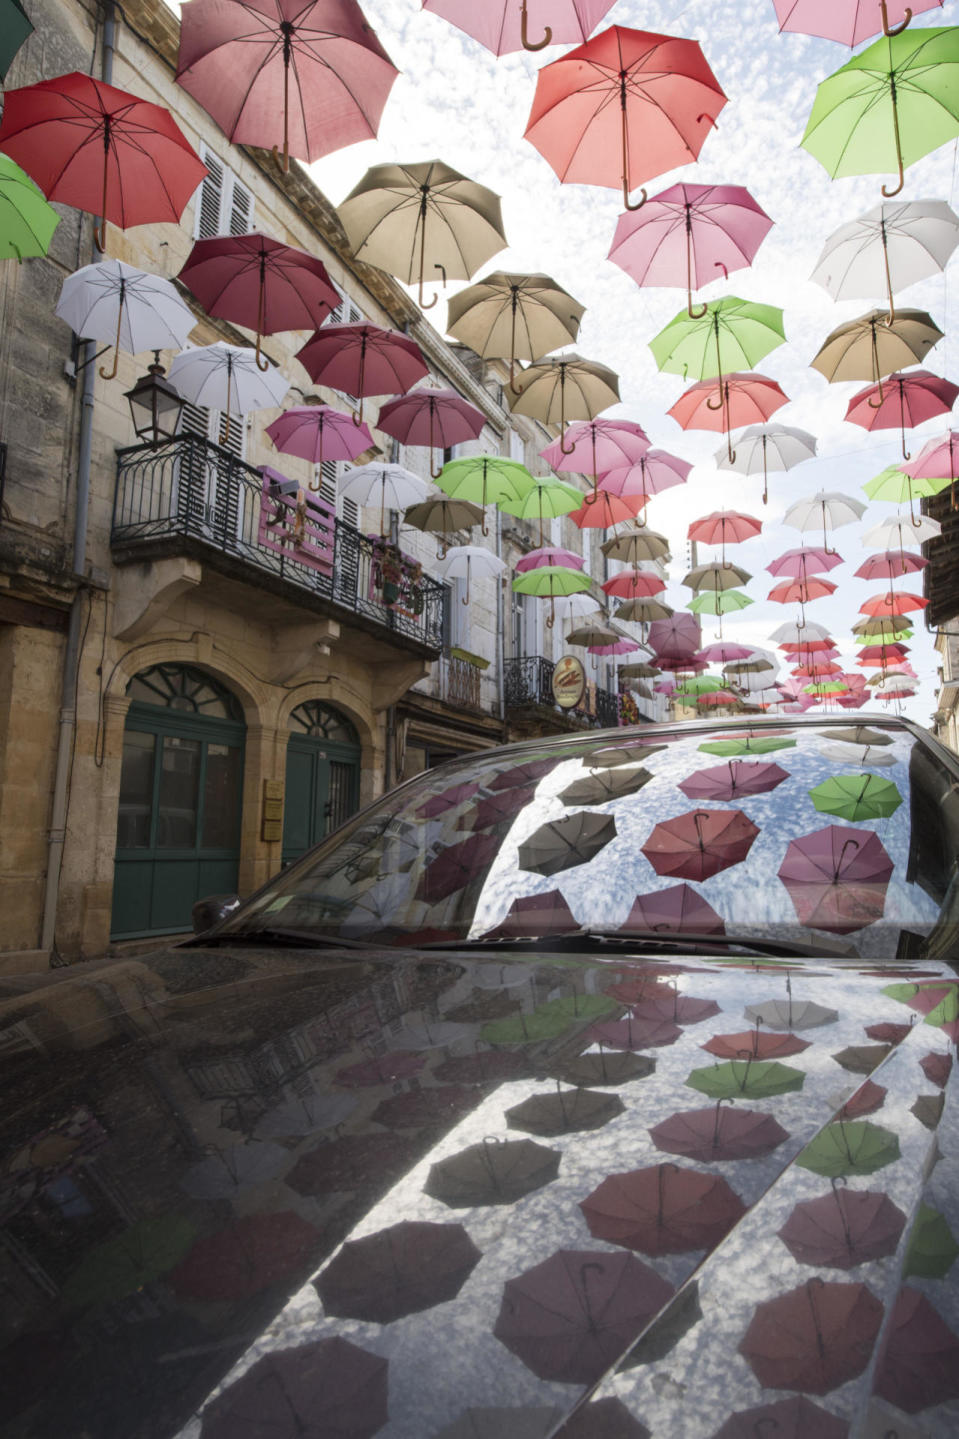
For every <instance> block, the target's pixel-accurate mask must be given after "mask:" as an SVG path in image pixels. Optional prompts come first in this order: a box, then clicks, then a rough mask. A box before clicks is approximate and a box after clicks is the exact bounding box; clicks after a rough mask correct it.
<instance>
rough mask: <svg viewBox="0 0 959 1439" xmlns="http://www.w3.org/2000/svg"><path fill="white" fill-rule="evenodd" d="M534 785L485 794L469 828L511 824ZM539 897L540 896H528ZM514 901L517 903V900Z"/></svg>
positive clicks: (531, 793)
mask: <svg viewBox="0 0 959 1439" xmlns="http://www.w3.org/2000/svg"><path fill="white" fill-rule="evenodd" d="M534 791H535V785H517V786H514V788H512V789H507V790H503V791H500V792H498V793H495V794H490V795H487V796H486V798H485V799H481V800H480V802H479V804H477V806H476V808H475V809H474V811H473V823H472V825H471V828H472V829H474V830H477V829H489V828H490V827H491V826H492V825H494V824H502V823H504V822H505V823H507V824H511V823H512V821H513V820H514V818H515V817H516V815H517V814H519V812H520V810H521V809H525V808H526V806H527V805H528V804H529V802H530V800H531V799H532V798H533V794H534ZM528 898H536V899H539V898H540V896H538V895H537V896H528ZM516 903H519V901H518V900H517V901H516Z"/></svg>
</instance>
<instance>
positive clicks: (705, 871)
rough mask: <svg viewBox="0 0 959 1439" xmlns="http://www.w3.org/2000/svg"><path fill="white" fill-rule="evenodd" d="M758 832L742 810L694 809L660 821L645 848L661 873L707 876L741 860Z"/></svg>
mask: <svg viewBox="0 0 959 1439" xmlns="http://www.w3.org/2000/svg"><path fill="white" fill-rule="evenodd" d="M758 833H759V830H758V828H757V827H756V825H754V824H753V822H752V820H751V819H749V818H748V816H747V815H745V814H743V812H742V810H738V809H731V810H724V809H718V810H690V811H688V812H687V813H686V814H681V815H677V816H676V818H675V819H669V820H663V821H662V822H661V823H660V824H657V825H656V826H655V827H654V829H653V830H652V832H651V834H650V836H649V838H648V839H647V841H646V843H645V844H644V845H643V846H642V851H643V854H644V855H645V856H646V858H647V859H648V860H649V862H650V864H651V865H652V866H653V868H654V869H655V871H656V873H657V874H661V875H662V874H669V875H677V876H679V877H680V878H681V879H695V880H703V879H708V878H709V876H710V875H713V874H718V873H719V871H720V870H722V869H728V868H729V866H730V865H733V864H739V863H741V861H742V860H744V859H745V858H746V856H747V854H748V853H749V850H750V848H751V846H752V843H753V840H754V839H755V838H756V836H757V835H758Z"/></svg>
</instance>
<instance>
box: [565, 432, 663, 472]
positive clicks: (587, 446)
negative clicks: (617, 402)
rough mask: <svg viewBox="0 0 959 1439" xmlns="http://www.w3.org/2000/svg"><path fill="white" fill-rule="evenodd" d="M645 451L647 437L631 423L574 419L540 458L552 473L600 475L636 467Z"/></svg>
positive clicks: (647, 445)
mask: <svg viewBox="0 0 959 1439" xmlns="http://www.w3.org/2000/svg"><path fill="white" fill-rule="evenodd" d="M648 449H649V436H648V435H647V433H646V431H645V430H644V429H643V427H642V425H638V424H637V423H636V422H635V420H602V419H599V420H575V421H573V423H572V424H571V425H570V426H569V427H568V429H567V431H566V434H565V435H564V436H562V437H561V438H560V439H559V440H553V442H552V444H549V445H547V446H546V448H545V449H544V450H540V455H541V456H542V458H543V459H544V460H545V461H546V463H547V464H548V465H549V466H550V468H551V469H554V470H561V471H562V470H568V471H571V472H572V473H573V474H583V475H601V474H605V473H606V471H607V470H611V469H614V468H615V467H616V466H618V465H619V466H622V465H630V466H632V465H635V464H638V462H639V461H640V460H641V459H642V457H643V455H645V454H646V452H647V451H648Z"/></svg>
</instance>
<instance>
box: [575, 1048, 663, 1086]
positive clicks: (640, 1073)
mask: <svg viewBox="0 0 959 1439" xmlns="http://www.w3.org/2000/svg"><path fill="white" fill-rule="evenodd" d="M554 1072H555V1075H556V1078H557V1079H563V1080H565V1081H566V1083H567V1084H575V1085H585V1086H587V1087H588V1086H590V1085H597V1086H599V1087H601V1088H605V1087H608V1086H609V1085H619V1084H628V1083H629V1082H630V1081H631V1080H634V1079H647V1078H648V1077H649V1075H651V1074H654V1073H655V1072H656V1061H655V1059H653V1058H651V1057H650V1056H649V1055H648V1054H633V1053H631V1052H630V1051H629V1050H608V1049H606V1048H605V1046H604V1045H603V1044H599V1045H598V1046H597V1048H596V1049H595V1050H589V1051H588V1052H587V1053H585V1054H581V1055H579V1056H578V1057H577V1058H576V1059H571V1060H568V1061H567V1062H566V1063H565V1064H563V1065H562V1066H561V1067H560V1068H557V1069H556V1070H555V1071H554Z"/></svg>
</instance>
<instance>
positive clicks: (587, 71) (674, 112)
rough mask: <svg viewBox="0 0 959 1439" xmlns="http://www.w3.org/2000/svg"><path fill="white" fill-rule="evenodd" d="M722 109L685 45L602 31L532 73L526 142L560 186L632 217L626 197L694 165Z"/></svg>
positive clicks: (713, 83)
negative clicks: (610, 202)
mask: <svg viewBox="0 0 959 1439" xmlns="http://www.w3.org/2000/svg"><path fill="white" fill-rule="evenodd" d="M725 103H726V96H725V95H724V94H723V91H722V90H721V89H720V87H719V84H718V82H717V80H716V77H715V75H714V74H713V72H712V70H711V69H710V68H709V66H708V64H707V63H706V58H705V56H704V55H703V52H702V50H701V49H700V47H699V45H698V44H697V42H696V41H695V40H683V39H679V38H677V37H675V36H670V35H654V34H650V33H648V32H646V31H643V30H627V29H624V27H623V26H621V25H611V26H610V28H609V29H608V30H604V31H603V33H602V34H601V35H597V36H596V38H595V39H593V40H589V41H587V43H586V44H585V45H581V46H579V47H578V48H577V49H575V50H571V51H570V52H569V54H568V55H564V56H563V57H562V59H560V60H554V61H553V63H552V64H551V65H546V66H545V67H544V68H543V69H542V70H540V72H539V76H538V78H537V82H536V94H535V97H534V99H533V108H532V110H531V111H530V117H529V121H528V123H527V126H526V139H527V140H529V141H530V143H531V144H533V145H534V146H535V147H536V149H537V150H539V152H540V154H541V155H542V156H543V157H544V158H545V159H546V160H547V161H548V162H549V164H550V165H552V167H553V169H554V170H555V171H556V173H557V175H558V176H559V178H560V179H561V180H562V181H563V182H564V183H578V184H585V185H608V186H611V187H612V188H614V189H616V188H618V187H620V186H622V191H623V203H624V205H625V207H626V209H627V210H630V209H638V208H639V206H638V205H635V206H634V205H631V204H630V202H629V192H630V190H633V189H635V188H636V186H637V185H640V184H642V182H643V181H644V180H648V179H651V178H652V177H653V176H654V175H661V174H663V172H664V171H666V170H671V169H673V168H674V166H676V165H685V164H687V163H688V162H689V161H690V160H695V159H696V157H697V155H698V154H699V152H700V150H701V149H702V145H703V142H704V140H705V139H706V136H707V135H708V133H709V128H710V126H711V125H714V124H715V122H716V116H717V115H718V114H719V112H720V110H721V109H722V108H723V106H724V105H725ZM645 199H646V193H645V191H644V192H643V197H642V200H641V201H640V202H639V203H640V204H642V203H643V202H644V201H645Z"/></svg>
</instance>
